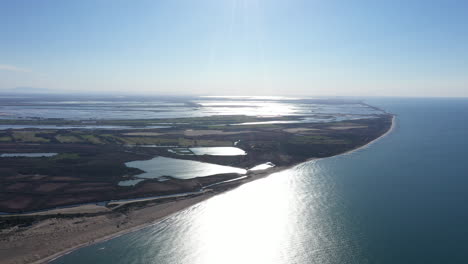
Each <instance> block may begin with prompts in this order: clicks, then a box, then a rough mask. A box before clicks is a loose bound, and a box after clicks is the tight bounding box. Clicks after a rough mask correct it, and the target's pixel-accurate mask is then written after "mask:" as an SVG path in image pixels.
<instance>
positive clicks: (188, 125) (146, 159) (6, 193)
mask: <svg viewBox="0 0 468 264" xmlns="http://www.w3.org/2000/svg"><path fill="white" fill-rule="evenodd" d="M306 118H307V117H304V116H280V117H252V116H244V115H226V116H220V115H218V116H207V117H192V118H170V119H142V120H135V119H133V120H111V119H109V120H106V119H100V120H84V121H83V120H81V121H80V120H62V119H37V120H11V119H5V120H0V125H13V126H12V127H13V128H10V129H6V130H2V131H0V153H3V156H2V157H0V174H1V175H2V177H1V178H0V181H1V184H0V212H2V214H1V216H0V227H1V233H0V240H1V241H2V243H1V244H2V246H1V248H0V250H2V251H3V252H2V257H3V261H4V263H34V262H35V261H37V263H41V262H44V261H48V260H51V259H53V258H55V257H57V256H59V255H61V254H64V253H66V252H68V251H70V250H73V249H76V248H79V247H82V246H86V245H89V244H91V243H95V242H97V241H102V240H105V239H109V238H111V237H114V236H117V235H120V234H123V233H128V232H131V231H134V230H137V229H139V228H142V227H145V226H147V225H148V224H150V223H153V222H155V221H158V220H161V219H163V218H164V217H167V216H168V215H170V214H172V213H175V212H177V211H179V210H182V209H184V208H187V207H188V206H190V205H193V204H195V203H198V202H200V201H203V200H205V199H207V198H209V197H212V196H213V195H216V194H219V193H221V192H224V191H227V190H230V189H232V188H235V187H237V186H239V185H241V184H244V183H247V182H249V181H253V180H256V179H259V178H262V177H265V176H267V175H270V174H271V173H274V172H277V171H280V170H284V169H286V168H289V167H291V166H293V165H296V164H299V163H301V162H305V161H308V160H312V159H318V158H325V157H331V156H335V155H339V154H342V153H346V152H349V151H352V150H355V149H357V148H360V147H363V146H365V145H367V144H369V143H370V142H372V141H374V140H376V139H377V138H379V137H381V136H383V135H384V134H386V133H387V132H388V131H389V130H390V129H391V127H392V124H393V115H391V114H388V113H385V112H383V113H381V114H375V115H373V116H372V117H371V118H363V119H355V120H343V121H335V122H321V123H317V122H315V123H314V122H306V121H304V120H306ZM90 126H91V127H92V129H89V127H90ZM32 227H34V228H32ZM43 244H47V245H48V246H47V248H46V249H44V248H42V246H41V245H43ZM18 256H21V257H18Z"/></svg>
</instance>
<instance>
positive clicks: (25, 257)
mask: <svg viewBox="0 0 468 264" xmlns="http://www.w3.org/2000/svg"><path fill="white" fill-rule="evenodd" d="M212 195H213V194H209V193H206V194H204V195H200V196H197V197H191V198H186V199H183V200H179V201H173V202H167V203H163V204H157V205H153V206H149V205H148V206H146V207H144V208H141V209H138V210H134V209H132V210H130V211H129V212H127V213H126V214H120V213H113V214H107V215H100V216H90V217H79V218H61V219H56V218H52V219H47V220H43V221H40V222H38V223H36V224H34V225H33V226H32V227H30V228H27V229H24V230H15V229H10V230H2V231H1V233H0V262H1V263H2V264H13V263H15V264H20V263H46V262H48V261H50V260H52V259H54V258H56V257H58V256H61V255H63V254H65V253H67V252H69V251H71V250H73V249H76V248H79V247H83V246H87V245H90V244H93V243H96V242H98V241H104V240H107V239H110V238H113V237H116V236H119V235H122V234H125V233H129V232H132V231H136V230H138V229H141V228H143V227H145V226H147V225H148V224H150V223H155V222H157V221H158V220H161V219H163V218H165V217H167V216H169V215H171V214H173V213H175V212H177V211H180V210H182V209H185V208H187V207H189V206H191V205H193V204H196V203H198V202H200V201H202V200H205V199H207V198H209V197H211V196H212Z"/></svg>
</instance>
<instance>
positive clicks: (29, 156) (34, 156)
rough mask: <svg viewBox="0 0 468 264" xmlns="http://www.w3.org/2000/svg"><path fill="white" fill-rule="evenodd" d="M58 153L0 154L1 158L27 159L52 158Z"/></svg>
mask: <svg viewBox="0 0 468 264" xmlns="http://www.w3.org/2000/svg"><path fill="white" fill-rule="evenodd" d="M56 155H58V153H3V154H0V157H1V158H17V157H28V158H40V157H53V156H56Z"/></svg>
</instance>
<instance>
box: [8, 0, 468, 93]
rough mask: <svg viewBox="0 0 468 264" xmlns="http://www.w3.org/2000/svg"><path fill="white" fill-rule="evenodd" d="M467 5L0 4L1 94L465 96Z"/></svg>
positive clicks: (211, 0)
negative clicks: (31, 90)
mask: <svg viewBox="0 0 468 264" xmlns="http://www.w3.org/2000/svg"><path fill="white" fill-rule="evenodd" d="M467 11H468V3H466V2H463V1H453V0H449V1H422V0H417V1H391V3H390V2H388V1H385V2H384V1H306V0H290V1H284V0H283V1H281V0H250V1H247V0H222V1H221V0H199V1H188V0H171V1H166V0H163V1H149V0H145V1H137V2H133V1H132V2H130V1H123V0H122V1H120V0H119V1H89V0H84V1H77V2H70V1H51V0H45V1H32V0H29V1H28V0H24V1H22V0H20V1H3V2H2V3H1V5H0V92H1V91H6V90H9V89H12V88H15V87H37V88H44V89H51V90H55V91H60V92H103V93H106V92H117V93H133V92H134V93H153V94H158V93H159V94H175V95H200V94H217V95H221V94H226V95H292V96H301V95H303V96H304V95H305V96H424V97H426V96H451V97H466V96H468V74H467V73H468V26H467V25H468V17H467V16H466V13H467Z"/></svg>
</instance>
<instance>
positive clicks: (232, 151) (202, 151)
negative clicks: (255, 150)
mask: <svg viewBox="0 0 468 264" xmlns="http://www.w3.org/2000/svg"><path fill="white" fill-rule="evenodd" d="M190 150H191V151H192V152H193V153H194V154H195V155H197V156H200V155H212V156H243V155H247V153H246V152H245V151H243V150H242V149H240V148H235V147H206V148H202V147H200V148H190Z"/></svg>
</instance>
